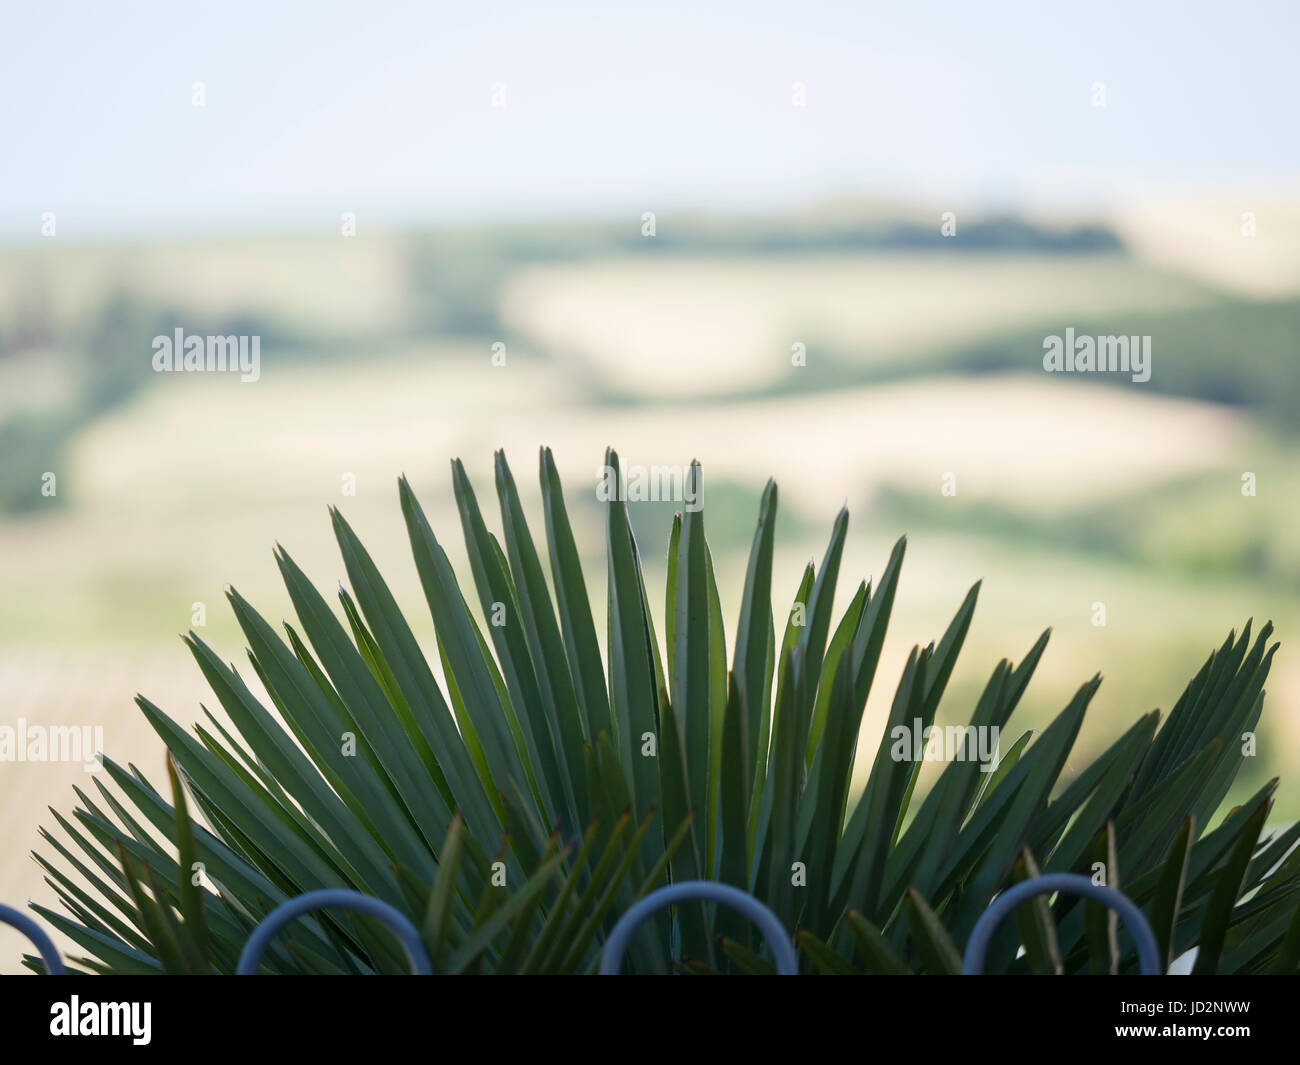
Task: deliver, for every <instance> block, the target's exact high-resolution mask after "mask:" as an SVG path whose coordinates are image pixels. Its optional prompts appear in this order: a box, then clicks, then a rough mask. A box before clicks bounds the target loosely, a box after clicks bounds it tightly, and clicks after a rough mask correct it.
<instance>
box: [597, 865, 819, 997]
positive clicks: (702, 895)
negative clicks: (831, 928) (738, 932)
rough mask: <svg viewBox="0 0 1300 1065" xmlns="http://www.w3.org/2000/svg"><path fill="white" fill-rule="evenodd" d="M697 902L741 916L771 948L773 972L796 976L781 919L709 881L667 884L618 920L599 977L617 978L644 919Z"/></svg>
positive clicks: (725, 886)
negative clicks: (676, 905)
mask: <svg viewBox="0 0 1300 1065" xmlns="http://www.w3.org/2000/svg"><path fill="white" fill-rule="evenodd" d="M695 899H699V900H701V901H703V902H720V903H722V904H723V905H724V906H730V907H731V908H732V909H733V910H738V911H739V912H740V913H742V914H744V915H745V916H746V917H748V918H749V919H750V920H751V921H753V922H754V924H755V925H757V926H758V930H759V931H760V932H762V933H763V938H764V939H766V940H767V942H768V945H769V946H771V948H772V956H773V957H774V958H775V959H776V971H777V972H778V973H779V974H780V975H781V976H797V975H798V974H799V961H798V959H797V958H796V957H795V953H794V945H793V944H792V943H791V942H790V934H789V933H788V932H787V931H786V930H785V926H784V925H783V924H782V923H781V919H780V918H779V917H777V915H776V914H774V913H773V912H772V911H771V910H769V909H768V908H767V907H766V906H764V905H763V904H762V903H761V902H759V901H758V899H756V898H754V896H753V895H751V894H749V893H748V892H747V891H741V890H740V888H737V887H732V886H731V885H730V884H719V883H717V882H715V881H712V880H683V881H682V882H681V883H679V884H670V885H669V886H668V887H661V888H659V889H658V890H657V891H652V892H650V894H649V895H647V896H646V897H645V898H643V899H641V900H640V901H639V902H637V903H636V904H635V905H633V907H632V908H631V909H630V910H628V911H627V913H625V914H623V916H622V917H620V918H619V920H618V923H617V924H616V925H614V930H613V931H612V932H610V934H609V939H607V940H606V941H605V950H604V952H603V953H602V954H601V956H600V975H601V976H616V975H617V974H618V972H619V970H620V968H621V967H622V964H623V952H624V951H625V950H627V945H628V944H629V943H630V942H631V941H632V933H633V932H635V931H636V930H637V928H638V927H639V926H640V925H641V922H642V921H644V920H645V919H646V918H647V917H649V916H651V915H652V914H655V913H658V912H659V911H660V910H662V909H663V908H664V907H665V906H671V905H672V904H673V903H675V902H687V901H691V900H695Z"/></svg>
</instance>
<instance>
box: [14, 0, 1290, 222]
mask: <svg viewBox="0 0 1300 1065" xmlns="http://www.w3.org/2000/svg"><path fill="white" fill-rule="evenodd" d="M14 7H15V4H14V3H13V2H12V0H8V2H7V6H6V7H5V8H4V10H3V13H0V235H2V236H3V237H5V238H6V239H9V240H13V239H18V240H25V239H28V238H29V237H31V236H33V235H35V233H36V232H37V230H38V227H39V224H40V221H39V220H40V214H41V212H43V211H55V212H56V213H57V215H58V220H59V236H60V237H67V238H70V239H75V238H76V237H77V236H79V235H85V236H87V237H97V236H125V237H130V236H132V235H137V234H149V233H154V232H173V233H175V232H186V231H194V230H199V229H208V228H213V227H218V228H219V227H222V226H234V227H237V228H254V227H258V226H275V227H277V228H297V227H301V226H308V227H309V226H313V225H318V224H319V225H329V226H337V219H338V215H339V213H340V212H342V211H346V210H351V211H356V212H357V214H358V216H359V218H360V219H361V220H362V224H365V223H366V222H401V221H407V220H425V219H445V218H453V219H456V218H496V217H503V216H520V215H525V216H553V215H563V214H575V213H587V212H600V213H614V212H622V211H627V212H633V213H635V214H639V213H640V212H641V211H643V210H663V209H666V208H671V207H673V206H679V205H702V206H724V207H749V206H761V205H766V204H773V203H776V204H781V203H791V202H796V203H797V202H803V201H807V200H811V199H817V198H819V197H822V196H825V195H828V194H835V193H865V194H872V193H876V194H884V195H897V194H900V193H901V194H906V195H909V196H913V197H921V198H924V199H925V200H926V201H927V202H929V201H933V202H934V203H936V204H939V205H943V206H952V207H968V206H971V205H972V204H976V205H978V204H985V205H996V206H1030V207H1044V206H1045V207H1052V206H1066V207H1069V206H1073V205H1077V204H1085V205H1096V204H1099V203H1101V204H1104V203H1107V202H1111V201H1112V200H1114V199H1116V198H1123V197H1125V196H1130V195H1134V194H1151V193H1153V192H1159V190H1161V189H1163V188H1166V187H1169V186H1174V185H1183V184H1188V183H1196V184H1201V183H1212V182H1221V183H1242V182H1260V181H1269V182H1275V183H1276V182H1280V181H1286V180H1291V179H1296V178H1300V137H1297V135H1296V134H1297V129H1298V128H1300V122H1298V121H1297V117H1296V116H1297V112H1298V111H1300V3H1297V2H1295V0H1286V2H1276V3H1236V2H1226V0H1225V2H1221V3H1212V4H1211V3H1195V2H1177V3H1174V2H1170V3H1135V2H1132V0H1129V2H1120V3H1097V2H1084V3H1062V2H1052V0H1046V2H1044V0H1040V2H1037V3H1006V2H996V0H994V2H990V3H973V2H961V3H930V4H900V3H891V4H880V3H863V4H855V3H850V2H845V0H841V2H839V3H833V4H818V3H806V2H799V3H781V4H768V3H760V2H749V3H736V4H726V3H718V2H712V3H708V4H700V5H675V4H672V3H666V2H665V3H655V4H649V5H645V6H635V7H634V6H629V5H619V4H616V3H604V4H591V5H586V6H581V5H557V4H547V3H541V2H538V3H533V4H456V5H444V4H414V3H412V4H399V3H383V2H375V0H371V2H360V3H347V2H340V0H315V2H311V3H267V2H265V0H263V2H259V3H255V4H252V3H231V2H227V3H221V4H211V5H204V6H203V8H202V9H200V8H199V7H198V6H197V5H193V4H184V5H181V4H175V3H129V4H124V3H108V2H104V3H95V2H89V0H86V2H81V3H68V2H42V3H33V4H29V5H24V8H25V9H23V10H14ZM697 8H698V9H699V10H697ZM705 8H707V13H705V11H704V10H703V9H705ZM195 81H202V82H204V83H205V84H206V87H207V106H206V107H205V108H202V109H200V108H195V107H192V106H191V103H190V96H191V84H192V83H193V82H195ZM796 81H800V82H803V83H805V84H806V85H807V93H808V97H807V99H808V103H807V107H805V108H802V109H800V108H795V107H793V106H791V86H792V83H793V82H796ZM1096 81H1103V82H1105V83H1106V86H1107V107H1105V108H1104V109H1099V108H1094V107H1092V106H1091V103H1090V88H1091V85H1092V84H1093V82H1096ZM496 82H503V83H505V85H506V101H507V106H506V107H505V108H504V109H494V108H493V107H492V106H491V86H492V85H493V83H496ZM1297 187H1298V188H1300V182H1297Z"/></svg>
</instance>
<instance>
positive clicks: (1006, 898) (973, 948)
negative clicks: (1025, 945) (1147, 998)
mask: <svg viewBox="0 0 1300 1065" xmlns="http://www.w3.org/2000/svg"><path fill="white" fill-rule="evenodd" d="M1057 891H1064V892H1066V893H1068V894H1071V895H1082V896H1083V897H1084V898H1086V899H1091V900H1092V901H1093V902H1100V903H1101V904H1102V905H1104V906H1108V907H1109V908H1110V909H1112V910H1114V911H1115V912H1116V913H1118V914H1119V916H1120V918H1121V920H1123V922H1124V927H1125V928H1127V929H1128V930H1129V934H1130V935H1132V937H1133V939H1134V941H1135V942H1136V943H1137V951H1138V967H1139V968H1140V969H1141V971H1142V975H1143V976H1159V975H1160V974H1161V971H1162V968H1163V967H1162V966H1161V964H1160V947H1159V945H1158V944H1157V943H1156V937H1155V933H1154V932H1152V931H1151V925H1150V924H1148V923H1147V919H1146V916H1145V915H1144V914H1143V913H1142V911H1141V910H1139V909H1138V908H1137V905H1136V904H1135V903H1134V902H1133V900H1132V899H1130V898H1129V897H1128V896H1127V895H1125V894H1123V893H1122V892H1120V891H1116V890H1115V889H1114V888H1112V887H1104V886H1103V885H1101V884H1094V883H1093V882H1092V881H1091V880H1089V879H1088V878H1087V877H1086V876H1080V875H1079V874H1078V873H1045V874H1044V875H1043V876H1036V877H1034V878H1032V879H1030V880H1022V881H1021V882H1020V883H1019V884H1016V885H1015V886H1014V887H1009V888H1007V890H1006V891H1004V892H1002V894H1001V895H999V896H998V897H997V898H996V899H994V900H993V901H992V902H991V903H989V907H988V909H986V910H985V911H984V913H983V914H981V915H980V919H979V920H978V921H976V922H975V927H974V929H973V930H972V931H971V934H970V941H969V942H968V943H967V944H966V956H965V957H964V958H963V959H962V964H961V971H962V975H963V976H979V975H981V974H982V973H983V972H984V955H985V954H986V953H988V949H989V942H990V941H991V940H992V939H993V933H994V932H996V931H997V929H998V925H1000V924H1001V923H1002V921H1003V919H1004V918H1005V917H1006V916H1007V914H1009V913H1010V912H1011V911H1012V910H1014V909H1015V908H1016V907H1017V906H1019V905H1020V904H1021V903H1022V902H1024V901H1026V900H1027V899H1032V898H1034V897H1035V896H1036V895H1049V894H1052V893H1054V892H1057Z"/></svg>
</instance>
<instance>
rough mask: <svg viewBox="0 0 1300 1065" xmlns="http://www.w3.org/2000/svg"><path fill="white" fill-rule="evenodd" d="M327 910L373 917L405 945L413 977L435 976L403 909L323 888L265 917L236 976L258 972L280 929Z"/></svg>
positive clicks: (356, 893)
mask: <svg viewBox="0 0 1300 1065" xmlns="http://www.w3.org/2000/svg"><path fill="white" fill-rule="evenodd" d="M324 909H337V910H352V911H353V912H354V913H361V914H365V915H366V916H367V917H373V918H374V919H375V920H376V921H378V922H379V923H380V924H382V925H384V926H385V927H387V928H388V929H389V931H391V932H392V933H393V935H395V936H396V937H397V939H398V942H400V943H401V944H402V949H403V950H404V951H406V960H407V963H408V964H409V965H410V966H411V974H412V975H414V976H431V975H432V974H433V964H432V963H431V962H430V961H429V954H428V952H427V951H426V950H425V949H424V941H423V940H422V939H420V933H419V931H418V930H417V929H416V927H415V925H413V924H411V922H410V921H409V920H407V918H406V916H405V914H403V913H402V912H401V911H400V910H398V909H396V908H394V907H392V906H390V905H389V904H388V903H386V902H382V901H380V900H379V899H377V898H375V897H374V896H372V895H363V894H362V893H361V892H359V891H347V890H344V889H342V888H321V889H320V890H319V891H309V892H307V893H306V894H305V895H298V896H297V897H295V898H292V899H289V900H288V901H286V902H282V903H280V905H279V906H277V907H276V908H275V909H274V910H272V911H271V912H270V913H269V914H267V915H266V917H265V918H263V920H262V923H261V924H259V925H258V926H257V927H256V928H254V929H253V934H252V935H251V936H249V937H248V942H247V943H245V944H244V949H243V951H242V952H241V953H240V955H239V964H238V965H236V966H235V975H236V976H252V975H253V974H254V973H256V972H257V965H258V962H260V961H261V960H262V954H263V953H264V952H265V951H266V948H267V945H268V944H269V943H270V942H271V939H272V937H274V936H275V934H276V933H277V932H278V931H280V929H281V928H283V927H284V926H285V925H287V924H289V923H290V922H291V921H293V920H295V919H296V918H298V917H301V916H302V915H303V914H304V913H310V912H311V911H312V910H324Z"/></svg>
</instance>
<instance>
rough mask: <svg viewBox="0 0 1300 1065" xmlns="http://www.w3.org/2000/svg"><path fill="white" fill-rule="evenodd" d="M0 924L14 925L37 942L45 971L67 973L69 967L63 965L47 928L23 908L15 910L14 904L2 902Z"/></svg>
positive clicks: (58, 973) (57, 973) (57, 974)
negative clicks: (42, 926)
mask: <svg viewBox="0 0 1300 1065" xmlns="http://www.w3.org/2000/svg"><path fill="white" fill-rule="evenodd" d="M0 924H7V925H11V926H13V927H14V928H16V929H18V931H20V932H21V933H22V934H23V935H25V936H26V937H27V938H28V939H30V940H31V941H32V942H33V943H35V944H36V949H37V950H39V951H40V952H41V960H42V961H44V962H45V971H46V973H48V974H49V975H50V976H64V975H66V974H67V969H65V968H64V967H63V959H62V958H60V957H59V952H58V950H57V948H56V947H55V946H54V942H53V940H51V939H50V937H49V936H47V935H46V934H45V930H44V929H43V928H41V926H40V925H38V924H37V923H36V922H35V921H34V920H33V919H32V918H30V917H28V916H27V914H25V913H23V911H22V910H15V909H14V908H13V907H12V906H6V905H4V904H3V903H0Z"/></svg>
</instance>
